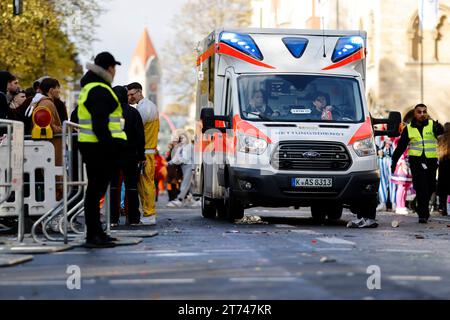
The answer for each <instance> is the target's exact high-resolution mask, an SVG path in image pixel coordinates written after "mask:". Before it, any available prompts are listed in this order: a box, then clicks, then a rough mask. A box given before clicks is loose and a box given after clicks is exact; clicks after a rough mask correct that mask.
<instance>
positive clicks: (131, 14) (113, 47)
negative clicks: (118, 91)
mask: <svg viewBox="0 0 450 320" xmlns="http://www.w3.org/2000/svg"><path fill="white" fill-rule="evenodd" d="M185 2H186V0H104V3H105V4H106V5H105V7H106V8H107V12H105V13H103V15H102V16H101V17H100V18H99V20H98V25H99V27H98V28H97V30H96V32H95V37H96V38H97V39H99V40H98V41H97V42H95V43H94V45H93V48H92V49H93V50H92V52H91V53H90V54H89V55H87V56H84V57H82V60H83V62H86V61H87V60H88V59H90V58H91V56H93V55H95V53H98V52H101V51H110V52H111V53H112V54H113V55H114V56H115V58H116V59H117V60H118V61H120V62H122V66H118V68H117V75H116V79H115V81H114V84H127V83H128V67H129V65H130V62H131V57H132V55H133V52H134V49H135V48H136V46H137V42H138V40H139V37H140V36H141V33H142V31H143V30H144V28H145V27H147V28H148V30H149V33H150V37H151V38H152V41H153V45H154V46H155V48H156V50H157V52H158V53H159V52H161V49H162V47H164V44H165V43H166V41H167V40H168V39H169V38H170V36H171V24H172V19H173V17H174V15H176V14H178V13H179V12H180V8H181V5H182V4H183V3H185Z"/></svg>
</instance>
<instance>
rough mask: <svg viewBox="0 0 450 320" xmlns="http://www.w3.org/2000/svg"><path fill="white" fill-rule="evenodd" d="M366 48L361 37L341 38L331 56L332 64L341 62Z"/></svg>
mask: <svg viewBox="0 0 450 320" xmlns="http://www.w3.org/2000/svg"><path fill="white" fill-rule="evenodd" d="M362 47H364V39H363V38H362V37H360V36H353V37H342V38H339V40H338V42H337V43H336V47H335V48H334V51H333V55H332V56H331V61H332V62H338V61H341V60H343V59H345V58H347V57H349V56H351V55H352V54H354V53H355V52H357V51H358V50H360V49H361V48H362Z"/></svg>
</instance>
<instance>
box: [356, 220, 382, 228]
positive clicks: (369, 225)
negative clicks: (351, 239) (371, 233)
mask: <svg viewBox="0 0 450 320" xmlns="http://www.w3.org/2000/svg"><path fill="white" fill-rule="evenodd" d="M376 227H378V222H377V220H375V219H365V220H364V224H363V225H362V226H360V228H376Z"/></svg>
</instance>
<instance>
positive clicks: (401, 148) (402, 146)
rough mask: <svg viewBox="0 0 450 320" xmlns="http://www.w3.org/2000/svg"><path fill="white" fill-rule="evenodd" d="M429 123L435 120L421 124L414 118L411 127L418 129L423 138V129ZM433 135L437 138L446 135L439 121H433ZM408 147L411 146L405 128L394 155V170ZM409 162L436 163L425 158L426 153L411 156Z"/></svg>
mask: <svg viewBox="0 0 450 320" xmlns="http://www.w3.org/2000/svg"><path fill="white" fill-rule="evenodd" d="M429 121H433V120H431V119H429V120H427V121H425V122H424V123H420V122H418V121H417V120H416V119H415V118H414V119H413V120H412V121H411V126H412V127H413V128H417V129H418V130H419V132H420V135H421V136H423V134H422V132H423V128H424V127H426V126H427V125H428V123H429ZM433 133H434V136H435V137H436V138H437V137H438V136H440V135H441V134H443V133H444V128H443V127H442V125H441V124H440V123H439V122H437V121H433ZM408 145H409V135H408V128H406V127H405V129H403V132H402V135H401V137H400V140H399V141H398V145H397V148H396V149H395V151H394V154H393V155H392V168H395V167H396V166H397V162H398V160H399V159H400V157H401V156H402V154H403V153H404V152H405V150H406V148H408ZM409 161H410V162H415V161H422V162H428V161H433V162H434V161H435V160H433V159H427V158H426V157H425V153H422V156H420V157H415V156H409Z"/></svg>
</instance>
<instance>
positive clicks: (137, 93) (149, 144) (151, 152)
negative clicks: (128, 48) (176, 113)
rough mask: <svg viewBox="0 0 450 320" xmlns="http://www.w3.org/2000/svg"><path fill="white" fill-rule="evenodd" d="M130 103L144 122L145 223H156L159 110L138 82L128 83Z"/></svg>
mask: <svg viewBox="0 0 450 320" xmlns="http://www.w3.org/2000/svg"><path fill="white" fill-rule="evenodd" d="M127 89H128V103H129V104H132V105H136V109H137V110H138V111H139V113H140V114H141V118H142V122H143V123H144V134H145V162H144V163H142V173H141V176H140V179H139V182H138V191H139V195H140V198H141V203H142V210H143V211H144V218H143V219H142V220H141V221H142V223H143V224H146V225H155V224H156V208H155V199H156V187H155V182H154V181H155V167H156V163H155V153H156V148H157V146H158V132H159V112H158V108H157V106H156V105H155V104H154V103H153V102H152V101H150V99H147V98H145V97H144V95H143V93H142V86H141V84H139V83H137V82H133V83H130V84H129V85H127Z"/></svg>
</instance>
